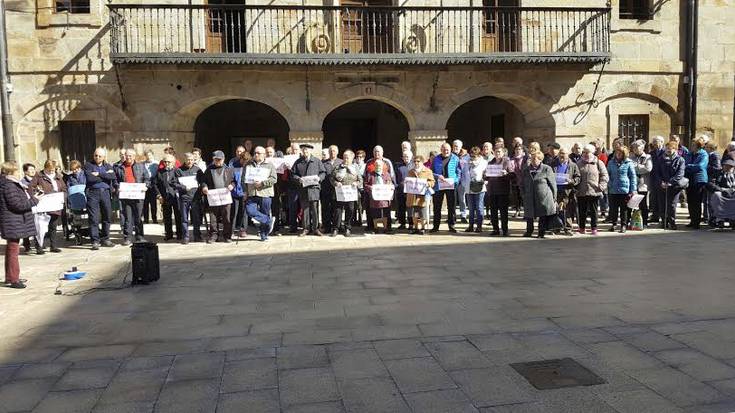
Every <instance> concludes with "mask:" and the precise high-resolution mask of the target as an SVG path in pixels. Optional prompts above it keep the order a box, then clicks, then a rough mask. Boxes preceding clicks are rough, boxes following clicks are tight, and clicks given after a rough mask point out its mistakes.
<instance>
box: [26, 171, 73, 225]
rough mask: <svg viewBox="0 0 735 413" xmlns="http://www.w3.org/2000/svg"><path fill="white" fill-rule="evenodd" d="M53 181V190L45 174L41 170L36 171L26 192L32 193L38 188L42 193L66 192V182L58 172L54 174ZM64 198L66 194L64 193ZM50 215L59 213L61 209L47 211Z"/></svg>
mask: <svg viewBox="0 0 735 413" xmlns="http://www.w3.org/2000/svg"><path fill="white" fill-rule="evenodd" d="M54 181H56V190H55V191H54V185H53V184H52V183H51V179H50V178H49V177H48V176H47V175H46V172H44V171H43V170H42V171H40V172H38V173H37V174H36V176H35V177H34V178H33V180H32V181H31V183H30V185H28V193H29V194H31V195H33V193H34V192H35V191H36V190H40V191H41V192H43V193H44V194H51V193H54V192H66V184H65V183H64V179H63V177H62V176H61V174H60V173H55V174H54ZM64 198H66V195H64ZM48 214H50V215H61V210H58V211H53V212H48Z"/></svg>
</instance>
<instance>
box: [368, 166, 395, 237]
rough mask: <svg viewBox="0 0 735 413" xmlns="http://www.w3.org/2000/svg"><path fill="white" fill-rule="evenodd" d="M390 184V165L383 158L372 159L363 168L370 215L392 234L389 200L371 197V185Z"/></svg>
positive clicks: (386, 231) (391, 183)
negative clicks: (377, 199)
mask: <svg viewBox="0 0 735 413" xmlns="http://www.w3.org/2000/svg"><path fill="white" fill-rule="evenodd" d="M380 184H390V185H393V181H392V180H391V177H390V165H388V164H387V162H386V161H384V160H383V159H373V161H371V162H370V163H369V164H368V165H367V167H366V168H365V193H366V194H367V195H368V199H369V200H370V209H372V217H373V218H374V221H375V228H377V226H378V225H377V224H378V223H381V224H382V226H383V228H385V233H386V234H392V233H393V231H391V229H390V219H389V217H390V204H391V201H390V200H387V201H376V200H374V199H373V185H380Z"/></svg>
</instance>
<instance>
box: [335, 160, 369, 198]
mask: <svg viewBox="0 0 735 413" xmlns="http://www.w3.org/2000/svg"><path fill="white" fill-rule="evenodd" d="M329 183H330V184H332V186H335V187H336V186H337V184H340V185H344V186H350V185H352V184H356V185H355V187H356V188H358V189H360V188H362V175H360V171H359V170H358V167H357V165H355V164H352V165H349V166H347V165H345V164H344V163H341V164H339V165H337V167H336V168H334V170H333V171H332V174H331V175H330V176H329ZM332 199H335V200H336V199H337V193H336V192H333V193H332Z"/></svg>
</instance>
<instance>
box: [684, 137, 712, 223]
mask: <svg viewBox="0 0 735 413" xmlns="http://www.w3.org/2000/svg"><path fill="white" fill-rule="evenodd" d="M704 144H705V142H704V139H702V138H701V137H700V138H697V139H695V140H694V142H692V151H691V152H689V154H687V156H686V168H685V174H686V177H687V178H688V179H689V187H688V188H687V191H686V192H687V204H688V207H689V224H687V227H689V228H694V229H699V224H700V222H701V221H702V199H703V197H704V188H705V186H706V185H707V182H708V180H707V166H708V165H709V154H707V152H706V151H705V150H704Z"/></svg>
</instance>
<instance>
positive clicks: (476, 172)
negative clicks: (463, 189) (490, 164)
mask: <svg viewBox="0 0 735 413" xmlns="http://www.w3.org/2000/svg"><path fill="white" fill-rule="evenodd" d="M467 165H468V166H467V176H468V178H467V193H468V194H481V193H484V192H485V169H487V161H486V160H485V158H483V157H482V156H478V157H477V158H475V159H472V158H470V160H469V161H468V162H467ZM475 182H476V183H479V185H476V186H479V188H480V190H479V191H473V190H472V186H473V183H475Z"/></svg>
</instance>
